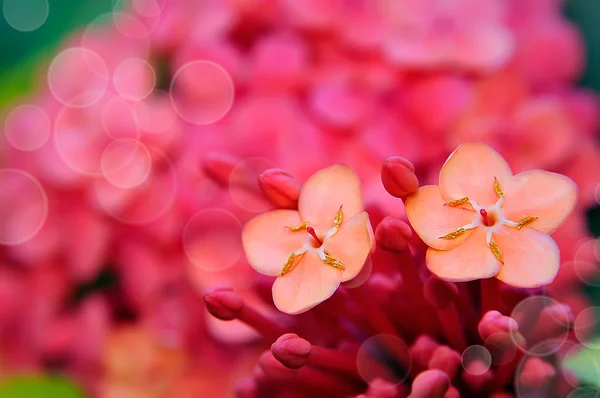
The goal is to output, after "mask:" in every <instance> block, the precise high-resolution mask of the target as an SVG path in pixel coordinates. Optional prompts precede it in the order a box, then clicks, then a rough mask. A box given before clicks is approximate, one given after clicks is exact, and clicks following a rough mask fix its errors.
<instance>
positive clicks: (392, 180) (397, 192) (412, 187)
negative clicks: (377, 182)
mask: <svg viewBox="0 0 600 398" xmlns="http://www.w3.org/2000/svg"><path fill="white" fill-rule="evenodd" d="M381 181H382V182H383V186H384V187H385V189H386V190H387V191H388V192H389V193H390V195H392V196H395V197H397V198H402V197H404V196H406V195H409V194H411V193H413V192H415V191H416V190H417V189H418V188H419V180H418V179H417V176H416V175H415V167H414V166H413V165H412V163H411V162H409V161H408V160H406V159H404V158H402V157H399V156H393V157H390V158H387V159H386V160H385V161H384V162H383V165H382V167H381Z"/></svg>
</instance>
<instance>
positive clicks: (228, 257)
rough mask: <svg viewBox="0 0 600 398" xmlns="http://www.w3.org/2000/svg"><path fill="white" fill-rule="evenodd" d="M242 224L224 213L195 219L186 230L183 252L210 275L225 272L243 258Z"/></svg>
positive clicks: (214, 211) (209, 211) (207, 213)
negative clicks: (210, 273)
mask: <svg viewBox="0 0 600 398" xmlns="http://www.w3.org/2000/svg"><path fill="white" fill-rule="evenodd" d="M241 236H242V223H241V222H240V220H238V218H237V217H236V216H235V215H234V214H233V213H231V212H229V211H227V210H224V209H218V208H214V209H207V210H203V211H201V212H200V213H197V214H196V215H195V216H193V217H192V218H191V219H190V220H189V221H188V223H187V225H186V226H185V228H184V230H183V249H184V251H185V254H186V256H187V257H188V259H189V260H190V261H191V263H192V264H193V265H194V266H196V267H198V268H201V269H203V270H205V271H209V272H217V271H223V270H224V269H227V268H229V267H231V266H233V265H235V264H236V263H237V262H238V261H239V260H240V258H241V257H242V254H243V250H242V240H241Z"/></svg>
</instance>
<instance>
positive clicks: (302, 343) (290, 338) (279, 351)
mask: <svg viewBox="0 0 600 398" xmlns="http://www.w3.org/2000/svg"><path fill="white" fill-rule="evenodd" d="M311 349H312V345H311V344H310V343H309V342H308V341H306V340H304V339H302V338H300V337H298V336H297V335H295V334H293V333H288V334H284V335H283V336H281V337H280V338H278V339H277V341H276V342H274V343H273V344H272V345H271V353H272V354H273V356H274V357H275V358H276V359H277V360H278V361H279V362H281V363H282V364H283V365H284V366H285V367H288V368H290V369H298V368H301V367H302V366H304V365H305V364H306V362H307V360H308V356H309V355H310V352H311Z"/></svg>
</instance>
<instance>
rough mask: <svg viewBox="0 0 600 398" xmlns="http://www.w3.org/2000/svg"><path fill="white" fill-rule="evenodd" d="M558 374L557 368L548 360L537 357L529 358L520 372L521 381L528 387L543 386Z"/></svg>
mask: <svg viewBox="0 0 600 398" xmlns="http://www.w3.org/2000/svg"><path fill="white" fill-rule="evenodd" d="M554 376H556V369H554V367H553V366H552V365H550V364H549V363H548V362H546V361H544V360H542V359H540V358H537V357H531V358H528V359H527V360H526V362H525V364H524V365H523V369H522V370H521V373H520V374H519V383H520V384H521V385H523V387H527V388H535V389H537V388H542V387H544V386H545V385H546V383H548V382H549V381H551V380H552V379H553V378H554Z"/></svg>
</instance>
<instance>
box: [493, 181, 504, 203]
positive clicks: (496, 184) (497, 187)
mask: <svg viewBox="0 0 600 398" xmlns="http://www.w3.org/2000/svg"><path fill="white" fill-rule="evenodd" d="M494 191H496V195H498V197H499V198H503V197H504V192H502V187H501V186H500V182H498V179H497V178H496V177H494Z"/></svg>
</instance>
